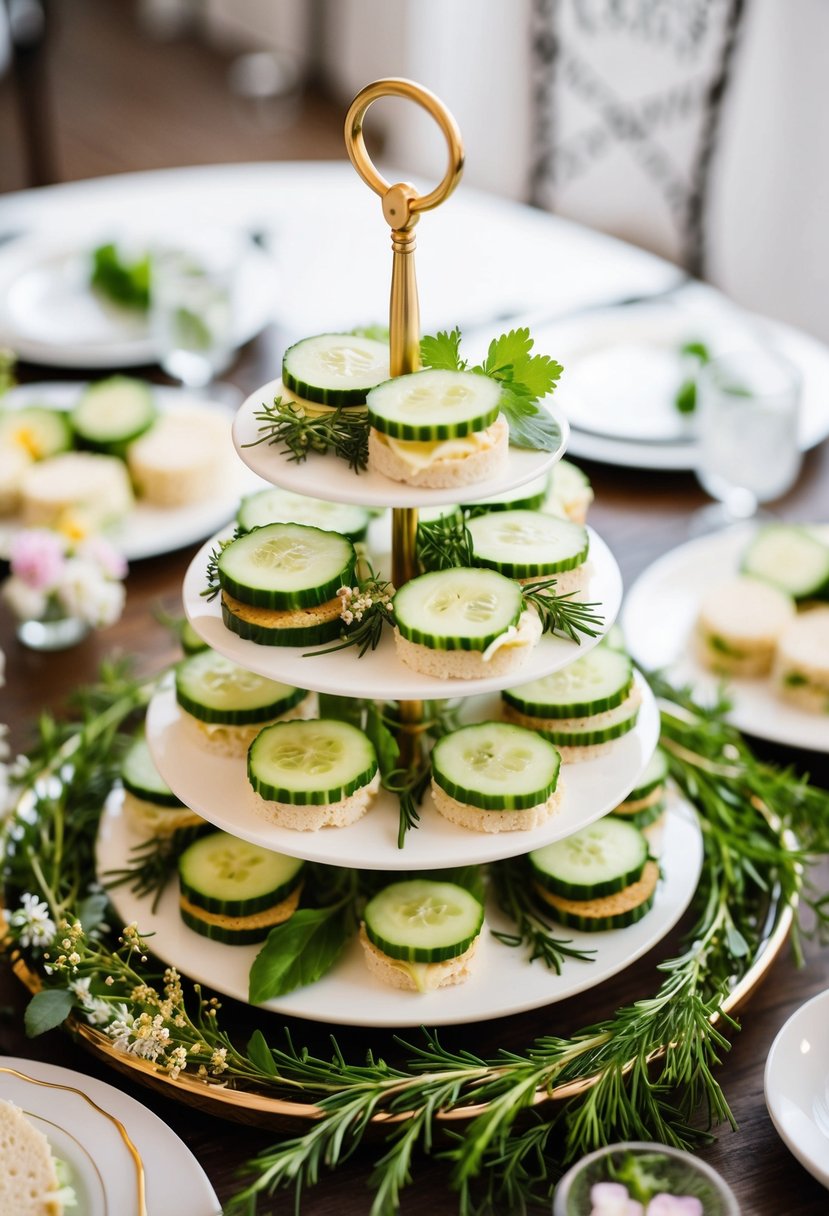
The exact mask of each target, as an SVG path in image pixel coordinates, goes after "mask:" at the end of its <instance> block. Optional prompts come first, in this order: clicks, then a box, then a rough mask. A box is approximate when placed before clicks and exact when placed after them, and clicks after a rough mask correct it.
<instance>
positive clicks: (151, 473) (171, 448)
mask: <svg viewBox="0 0 829 1216" xmlns="http://www.w3.org/2000/svg"><path fill="white" fill-rule="evenodd" d="M229 439H230V426H229V423H228V420H227V418H226V417H225V416H224V415H223V414H222V413H221V412H220V411H218V410H214V409H208V408H205V407H199V406H195V405H194V406H187V407H184V408H182V409H178V410H175V411H171V412H170V413H168V414H162V416H161V417H160V418H159V419H158V421H157V422H156V423H155V424H154V425H153V426H152V427H151V428H150V430H148V431H147V432H146V433H145V434H144V435H142V436H141V437H140V438H139V439H136V440H135V442H134V443H131V444H130V446H129V447H128V448H127V464H128V466H129V470H130V474H131V476H132V479H133V482H134V484H135V488H136V490H137V491H138V494H139V495H140V496H141V498H143V499H144V501H145V502H148V503H152V504H153V505H154V506H157V507H180V506H183V505H184V504H185V503H188V502H201V501H202V500H203V499H205V498H208V497H209V496H210V495H211V494H212V493H214V492H215V491H216V489H217V487H218V485H219V483H220V481H221V477H222V472H223V470H224V468H225V464H226V453H227V445H228V443H229Z"/></svg>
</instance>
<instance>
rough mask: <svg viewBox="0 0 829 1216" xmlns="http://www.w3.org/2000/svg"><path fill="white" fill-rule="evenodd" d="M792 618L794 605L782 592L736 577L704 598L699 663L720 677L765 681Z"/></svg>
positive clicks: (697, 634) (698, 627) (698, 628)
mask: <svg viewBox="0 0 829 1216" xmlns="http://www.w3.org/2000/svg"><path fill="white" fill-rule="evenodd" d="M794 616H795V605H794V600H793V599H792V598H791V596H789V595H787V594H786V593H785V591H781V590H779V588H777V587H772V586H771V584H770V583H764V582H761V580H760V579H757V578H751V577H750V576H749V575H746V574H738V575H735V577H734V578H730V579H726V580H725V581H724V582H721V583H717V584H716V585H715V586H713V587H711V588H709V590H708V591H706V593H705V594H704V595H703V597H702V601H701V603H700V608H699V614H698V616H697V623H696V631H695V645H696V653H697V657H698V658H699V660H700V662H701V663H702V664H703V666H705V667H707V668H708V669H709V670H710V671H714V672H716V673H717V674H720V675H734V676H763V675H766V674H767V673H768V672H769V671H770V670H771V665H772V660H773V658H774V652H775V648H776V646H777V642H778V639H779V638H780V635H781V634H782V632H783V630H784V629H785V628H786V627H787V625H789V624H790V623H791V622H792V621H793V620H794Z"/></svg>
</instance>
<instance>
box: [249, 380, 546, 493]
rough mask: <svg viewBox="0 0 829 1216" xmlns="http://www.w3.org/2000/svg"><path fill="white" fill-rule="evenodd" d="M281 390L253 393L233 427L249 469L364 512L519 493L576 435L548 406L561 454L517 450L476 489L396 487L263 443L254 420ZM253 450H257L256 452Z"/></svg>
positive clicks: (333, 459)
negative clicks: (296, 457)
mask: <svg viewBox="0 0 829 1216" xmlns="http://www.w3.org/2000/svg"><path fill="white" fill-rule="evenodd" d="M281 386H282V381H281V380H271V381H270V382H269V383H268V384H263V385H262V387H261V388H258V389H257V390H256V392H254V393H251V395H250V396H249V397H248V398H247V400H246V401H245V402H244V403H243V404H242V405H241V406H240V407H239V411H238V413H237V414H236V418H235V419H234V422H233V442H234V443H235V444H236V451H237V452H238V453H239V455H240V456H241V458H242V460H243V461H244V462H245V464H246V465H247V466H248V468H249V469H252V470H253V472H254V473H258V474H259V476H260V477H264V479H265V480H266V481H270V482H273V484H274V485H275V486H281V487H282V489H284V490H293V491H294V493H296V494H308V495H310V496H311V497H313V498H327V499H329V500H330V501H332V502H347V503H354V504H356V505H357V506H361V507H436V506H441V505H442V504H444V503H455V502H474V501H475V500H476V499H478V498H489V496H490V495H491V494H501V493H504V492H506V491H508V490H515V489H517V488H518V487H519V486H522V485H524V484H525V483H526V482H528V481H532V479H533V478H534V477H540V476H541V474H542V473H545V472H547V471H548V470H549V469H551V468H552V467H553V465H554V464H555V463H556V462H557V461H559V460H561V458H562V456H563V455H564V449H565V448H566V446H567V439H568V437H569V434H570V428H569V426H568V424H567V420H566V418H565V416H564V414H563V413H562V411H561V410H560V409H558V407H557V406H555V405H552V404H551V405H547V409H549V412H550V413H551V414H552V416H553V417H554V418H555V420H556V423H557V424H558V427H559V431H560V433H561V441H560V443H559V445H558V447H557V448H556V449H555V451H553V452H534V451H530V450H529V449H527V448H513V447H511V448H510V450H509V461H508V463H507V467H506V469H505V470H504V472H503V473H501V474H500V475H499V476H497V477H488V478H487V479H486V480H485V481H479V482H476V483H475V485H472V486H455V487H453V488H450V489H448V490H430V489H424V488H422V487H418V486H409V485H406V484H405V483H403V482H401V481H392V480H391V478H389V477H384V476H383V474H382V473H375V472H369V471H368V470H367V469H364V470H363V471H362V472H361V473H360V474H357V473H355V472H354V470H353V469H350V468H349V467H348V465H347V464H346V462H345V461H344V460H340V458H339V457H337V456H323V455H320V454H319V453H315V452H312V453H311V454H310V455H309V456H308V458H307V460H304V461H303V462H302V463H301V464H297V462H296V461H292V460H288V458H287V457H286V456H284V455H282V453H281V451H280V448H279V446H275V445H269V444H267V443H257V440H258V439H259V438H260V434H259V429H258V427H259V424H258V423H257V421H256V418H255V417H254V415H255V414H256V412H257V411H258V410H260V409H261V408H262V406H263V405H266V404H267V405H270V404H271V402H272V401H273V399H274V396H275V395H276V394H277V393H278V392H279V391H280V389H281ZM250 444H256V446H255V447H251V446H249V445H250Z"/></svg>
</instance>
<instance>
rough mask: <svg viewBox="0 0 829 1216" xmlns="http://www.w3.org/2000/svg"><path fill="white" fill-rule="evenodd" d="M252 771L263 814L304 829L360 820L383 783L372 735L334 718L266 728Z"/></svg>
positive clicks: (254, 750) (254, 747)
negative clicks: (371, 738)
mask: <svg viewBox="0 0 829 1216" xmlns="http://www.w3.org/2000/svg"><path fill="white" fill-rule="evenodd" d="M247 771H248V780H249V782H250V784H251V786H252V788H253V791H254V793H255V795H256V807H257V810H258V811H259V813H260V814H262V815H263V816H264V817H265V818H266V819H269V820H270V821H271V823H275V824H277V825H278V826H279V827H283V828H291V829H293V830H295V831H298V832H316V831H317V830H318V829H319V828H328V827H338V828H339V827H347V826H348V824H351V823H356V821H357V820H358V819H360V818H361V817H362V816H363V815H364V814H365V813H366V811H367V810H368V809H369V805H370V804H371V801H372V799H373V797H374V795H375V794H376V793H377V790H378V789H379V787H380V774H379V769H378V765H377V753H376V752H375V750H374V745H373V743H372V742H371V740H370V739H369V737H368V735H366V734H364V733H363V731H361V730H358V729H357V727H356V726H352V725H351V724H350V723H348V722H340V721H338V720H336V719H333V718H332V719H328V718H312V719H310V720H308V721H293V722H276V723H275V724H274V725H273V726H266V727H265V728H264V730H262V731H260V732H259V734H258V735H257V736H256V738H255V739H254V741H253V743H252V744H251V745H250V749H249V751H248V761H247Z"/></svg>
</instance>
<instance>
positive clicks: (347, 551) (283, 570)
mask: <svg viewBox="0 0 829 1216" xmlns="http://www.w3.org/2000/svg"><path fill="white" fill-rule="evenodd" d="M354 561H355V553H354V546H353V545H352V543H351V541H350V540H348V539H347V538H346V537H345V536H340V534H339V533H338V532H323V531H322V529H321V528H311V527H308V526H307V525H305V524H268V525H266V526H265V527H264V528H255V529H254V530H253V532H247V533H245V535H244V536H240V537H238V538H237V539H236V540H234V541H231V543H230V544H229V545H227V546H226V547H225V548H224V549H223V550H222V552H221V555H220V557H219V560H218V573H219V583H220V585H221V588H222V590H223V591H227V592H229V594H230V595H232V596H234V598H236V599H238V600H241V601H242V603H243V604H250V605H251V606H253V607H260V608H274V609H276V610H278V611H285V610H290V609H293V608H313V607H315V606H316V605H318V604H325V603H327V602H328V601H329V600H332V599H334V597H335V596H336V594H337V591H338V589H339V588H340V587H342V586H343V585H344V584H345V585H350V584H351V582H352V581H353V574H354Z"/></svg>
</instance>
